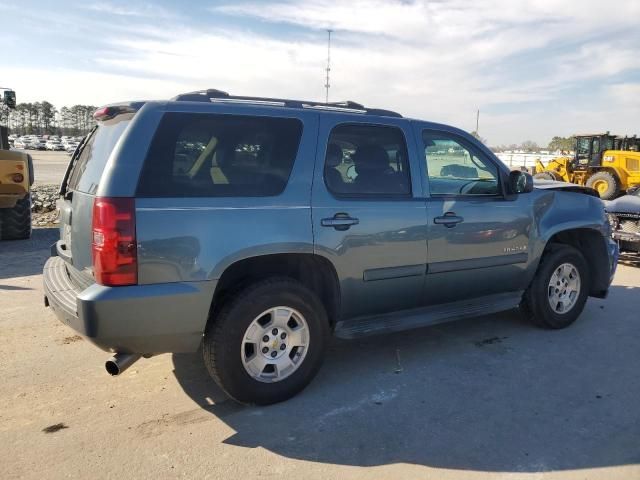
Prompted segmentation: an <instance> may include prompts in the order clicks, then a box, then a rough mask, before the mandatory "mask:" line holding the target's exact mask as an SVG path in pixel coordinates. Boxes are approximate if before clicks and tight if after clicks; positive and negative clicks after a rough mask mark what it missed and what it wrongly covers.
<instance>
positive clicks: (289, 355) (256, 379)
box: [203, 278, 329, 405]
mask: <svg viewBox="0 0 640 480" xmlns="http://www.w3.org/2000/svg"><path fill="white" fill-rule="evenodd" d="M328 339H329V321H328V318H327V314H326V311H325V309H324V306H323V305H322V302H321V301H320V300H319V299H318V297H317V296H316V295H315V294H314V293H313V292H312V291H310V290H309V289H308V288H306V287H304V286H303V285H301V284H300V283H299V282H296V281H294V280H290V279H286V278H278V279H269V280H264V281H261V282H258V283H255V284H253V285H251V286H249V287H247V288H246V289H244V290H242V291H240V292H238V293H237V294H235V295H234V296H233V297H232V298H230V299H229V300H227V301H226V302H225V304H224V305H223V306H222V307H221V309H220V310H218V313H217V314H215V318H212V319H211V320H210V325H209V326H208V328H207V331H206V332H205V337H204V343H203V355H204V361H205V365H206V367H207V369H208V370H209V373H210V374H211V376H212V377H213V379H214V380H215V381H216V383H218V385H219V386H220V387H221V388H222V389H223V390H224V391H225V392H226V393H227V395H229V396H230V397H231V398H233V399H234V400H236V401H238V402H240V403H246V404H257V405H268V404H272V403H277V402H281V401H284V400H287V399H289V398H291V397H293V396H294V395H295V394H297V393H298V392H300V391H301V390H302V389H303V388H304V387H306V386H307V385H308V384H309V382H311V380H312V379H313V377H314V376H315V375H316V373H317V372H318V370H319V368H320V365H321V363H322V359H323V356H324V350H325V347H326V344H327V343H328Z"/></svg>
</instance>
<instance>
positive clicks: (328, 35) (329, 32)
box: [324, 29, 332, 103]
mask: <svg viewBox="0 0 640 480" xmlns="http://www.w3.org/2000/svg"><path fill="white" fill-rule="evenodd" d="M331 32H332V30H330V29H329V30H327V68H326V70H327V81H326V82H325V84H324V88H325V90H326V95H325V103H329V87H330V86H331V85H330V84H329V72H330V71H331Z"/></svg>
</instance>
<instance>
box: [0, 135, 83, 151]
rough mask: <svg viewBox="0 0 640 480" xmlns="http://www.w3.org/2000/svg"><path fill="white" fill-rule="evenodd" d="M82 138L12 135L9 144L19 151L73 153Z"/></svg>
mask: <svg viewBox="0 0 640 480" xmlns="http://www.w3.org/2000/svg"><path fill="white" fill-rule="evenodd" d="M81 140H82V137H70V136H62V137H59V136H57V135H23V136H18V135H10V136H9V144H10V145H11V146H12V147H13V148H16V149H19V150H50V151H55V152H68V153H73V152H74V150H75V149H76V148H77V147H78V145H79V144H80V141H81Z"/></svg>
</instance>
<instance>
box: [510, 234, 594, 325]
mask: <svg viewBox="0 0 640 480" xmlns="http://www.w3.org/2000/svg"><path fill="white" fill-rule="evenodd" d="M563 265H571V266H572V267H573V268H574V269H575V271H577V273H578V279H579V287H578V292H577V294H576V295H575V296H574V298H575V300H573V302H574V303H573V304H572V306H571V307H570V308H566V311H564V312H562V311H558V309H557V307H558V305H556V309H554V308H553V307H552V306H551V303H552V300H551V299H550V294H552V293H553V292H550V288H551V285H550V282H551V278H552V276H553V275H554V273H555V272H556V271H558V269H559V268H560V267H561V266H563ZM564 271H565V272H566V267H565V270H564ZM556 278H557V277H556ZM554 283H556V282H554ZM589 285H590V278H589V268H588V266H587V262H586V261H585V259H584V257H583V256H582V254H581V253H580V251H579V250H577V249H576V248H574V247H571V246H568V245H562V244H553V245H551V247H550V248H549V249H548V250H547V251H546V252H545V254H544V256H543V257H542V260H541V261H540V265H539V266H538V271H537V272H536V275H535V277H534V278H533V281H532V282H531V285H529V288H528V289H527V290H526V291H525V293H524V295H523V298H522V303H521V305H520V309H521V311H522V312H523V314H524V315H525V316H526V317H527V318H528V319H529V320H530V321H532V322H533V323H534V324H536V325H538V326H540V327H543V328H553V329H559V328H565V327H568V326H569V325H571V324H572V323H573V322H575V321H576V319H577V318H578V316H580V314H581V313H582V310H583V309H584V305H585V303H586V301H587V296H588V293H589ZM558 286H559V287H560V290H561V292H562V285H558ZM565 288H566V289H567V291H569V290H570V288H567V287H565ZM556 292H557V290H556ZM554 298H555V297H554ZM567 302H568V300H567ZM554 303H555V300H554ZM560 310H562V309H560Z"/></svg>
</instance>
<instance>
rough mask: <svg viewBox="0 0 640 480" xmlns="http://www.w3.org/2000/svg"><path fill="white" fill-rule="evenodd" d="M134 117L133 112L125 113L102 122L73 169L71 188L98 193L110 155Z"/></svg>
mask: <svg viewBox="0 0 640 480" xmlns="http://www.w3.org/2000/svg"><path fill="white" fill-rule="evenodd" d="M132 118H133V114H124V115H118V116H117V117H115V118H113V119H111V120H106V121H104V122H100V124H99V126H98V128H97V129H96V130H95V131H94V132H93V133H92V134H91V136H90V137H89V139H88V140H87V143H86V144H85V145H84V147H83V148H82V151H81V152H80V156H79V157H78V159H77V160H76V161H75V165H74V166H73V169H72V170H71V173H70V175H69V182H68V185H69V189H70V190H77V191H80V192H85V193H90V194H95V193H96V191H97V190H98V184H99V183H100V177H102V172H103V171H104V167H105V165H106V164H107V160H108V159H109V155H111V152H112V151H113V147H115V146H116V143H118V140H119V139H120V136H121V135H122V133H123V132H124V131H125V129H126V128H127V126H128V125H129V122H130V120H131V119H132Z"/></svg>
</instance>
